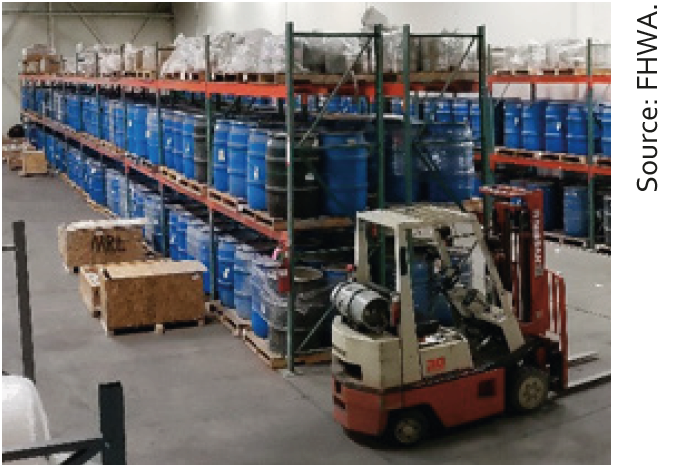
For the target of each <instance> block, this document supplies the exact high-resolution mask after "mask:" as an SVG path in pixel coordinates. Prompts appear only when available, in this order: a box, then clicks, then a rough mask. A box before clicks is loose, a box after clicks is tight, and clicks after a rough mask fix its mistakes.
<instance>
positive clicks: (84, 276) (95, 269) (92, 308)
mask: <svg viewBox="0 0 677 467" xmlns="http://www.w3.org/2000/svg"><path fill="white" fill-rule="evenodd" d="M80 297H82V301H83V303H84V304H85V307H86V308H87V310H88V311H89V313H90V314H91V315H92V316H94V317H97V316H99V314H100V313H101V284H100V283H99V266H83V267H81V268H80Z"/></svg>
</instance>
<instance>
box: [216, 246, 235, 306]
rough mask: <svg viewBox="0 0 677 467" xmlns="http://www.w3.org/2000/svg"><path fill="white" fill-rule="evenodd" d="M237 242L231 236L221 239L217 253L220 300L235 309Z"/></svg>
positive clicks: (217, 278)
mask: <svg viewBox="0 0 677 467" xmlns="http://www.w3.org/2000/svg"><path fill="white" fill-rule="evenodd" d="M236 245H237V240H236V239H235V238H234V237H231V236H230V235H224V236H222V237H221V238H220V239H219V243H218V249H217V252H216V255H217V263H218V269H217V271H218V273H217V276H216V285H217V288H218V292H219V300H221V303H222V304H223V305H224V306H226V307H228V308H234V307H235V279H234V275H235V271H234V266H235V248H236Z"/></svg>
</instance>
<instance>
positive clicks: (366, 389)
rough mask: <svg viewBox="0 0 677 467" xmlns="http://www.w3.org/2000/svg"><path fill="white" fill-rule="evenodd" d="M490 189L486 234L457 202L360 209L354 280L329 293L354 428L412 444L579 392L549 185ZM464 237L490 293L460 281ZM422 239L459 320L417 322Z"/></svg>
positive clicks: (341, 399) (335, 365)
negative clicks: (382, 254)
mask: <svg viewBox="0 0 677 467" xmlns="http://www.w3.org/2000/svg"><path fill="white" fill-rule="evenodd" d="M481 192H482V193H484V194H487V195H490V196H491V197H493V199H494V209H493V219H492V220H491V222H490V223H489V224H490V225H491V228H490V230H488V231H487V232H484V231H483V229H482V226H481V225H480V223H479V221H478V219H477V216H476V215H475V214H472V213H466V212H462V211H461V210H459V209H458V208H450V207H440V206H437V205H419V204H417V205H413V206H406V207H400V208H394V209H384V210H374V211H367V212H363V213H358V215H357V221H356V223H357V225H356V232H355V265H354V266H353V275H352V277H351V279H350V280H349V281H347V282H344V283H341V284H338V285H337V286H336V287H335V288H334V290H333V292H332V296H331V300H332V304H333V305H334V306H335V307H336V309H337V310H338V315H337V316H336V317H335V318H334V321H333V323H332V376H333V401H334V418H335V419H336V420H337V421H338V422H339V423H340V424H341V425H342V426H343V427H344V428H345V429H346V430H348V431H352V432H359V433H363V434H368V435H374V436H381V435H384V434H385V435H388V436H389V437H390V438H391V439H392V440H394V441H395V442H396V443H398V444H401V445H413V444H415V443H417V442H418V441H420V440H421V439H422V438H424V437H425V436H426V434H427V433H428V431H429V429H430V428H431V427H432V426H433V424H437V425H440V426H442V427H452V426H456V425H461V424H464V423H467V422H471V421H474V420H478V419H481V418H485V417H489V416H492V415H495V414H500V413H502V412H504V411H506V410H507V409H511V410H515V411H519V412H530V411H534V410H537V409H538V408H539V407H541V406H542V405H543V404H544V403H545V402H546V400H547V399H548V396H549V394H550V393H551V392H552V393H555V394H563V393H565V392H566V391H567V390H569V389H571V385H570V384H569V381H568V367H569V361H570V359H569V356H568V337H567V313H566V311H567V310H566V298H565V297H566V292H565V285H564V280H563V279H562V278H561V277H560V276H559V275H557V274H555V273H553V272H551V271H548V270H547V269H546V268H545V244H544V237H543V197H542V196H543V195H542V192H541V191H540V190H536V191H529V190H526V189H524V188H519V187H511V186H501V185H498V186H491V187H483V188H481ZM377 231H381V232H385V233H386V237H391V238H390V240H391V241H389V242H387V244H389V245H390V244H391V245H393V251H392V253H393V254H392V256H391V257H392V258H393V259H394V264H393V268H392V269H393V270H394V276H395V277H394V281H393V286H392V287H390V288H388V287H384V286H383V285H382V284H377V283H376V281H375V280H373V278H372V274H371V271H370V264H369V260H368V259H369V254H370V237H372V238H373V237H374V233H375V232H377ZM459 239H463V241H464V242H466V243H470V246H469V247H468V248H467V254H466V258H465V259H466V260H467V259H469V258H470V256H471V255H473V252H475V250H479V255H480V258H483V260H482V261H479V262H477V261H474V262H473V264H478V263H479V264H480V265H482V266H483V268H484V271H485V272H486V287H485V290H484V291H481V290H479V289H477V288H472V287H467V285H464V284H462V283H461V282H460V281H459V278H460V276H461V269H462V266H463V264H464V263H465V260H463V261H460V262H457V263H456V264H454V263H452V261H451V258H450V255H449V251H450V247H456V244H457V243H458V242H459V241H460V240H459ZM372 243H373V242H372ZM415 245H417V246H420V245H426V246H427V247H428V248H430V249H431V250H433V251H435V252H436V255H435V259H434V267H433V271H434V275H435V284H437V286H436V291H437V292H438V293H439V294H441V296H443V297H444V299H445V300H446V301H447V303H448V306H449V309H450V310H451V311H452V315H453V324H452V325H451V326H449V325H447V326H442V325H440V324H439V322H438V321H436V320H434V319H433V320H428V321H421V320H418V319H416V316H415V304H414V300H413V291H412V270H413V268H414V264H413V260H414V253H413V252H414V246H415ZM475 254H477V253H475ZM591 355H592V354H587V355H586V356H583V358H585V357H590V356H591ZM610 377H611V376H610V372H609V373H608V375H606V374H605V375H600V376H598V377H596V378H595V379H594V380H592V381H586V382H584V383H582V384H581V385H579V387H583V386H587V385H588V384H590V383H593V384H594V383H598V382H602V381H607V380H610Z"/></svg>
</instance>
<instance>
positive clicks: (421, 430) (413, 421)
mask: <svg viewBox="0 0 677 467" xmlns="http://www.w3.org/2000/svg"><path fill="white" fill-rule="evenodd" d="M429 430H430V420H428V417H427V416H426V415H425V414H424V413H423V412H422V411H421V410H418V409H405V410H401V411H398V412H394V413H392V414H391V415H390V420H389V424H388V438H390V440H391V441H393V442H394V443H396V444H399V445H400V446H413V445H415V444H416V443H418V442H419V441H421V440H422V439H423V438H425V437H426V436H427V435H428V431H429Z"/></svg>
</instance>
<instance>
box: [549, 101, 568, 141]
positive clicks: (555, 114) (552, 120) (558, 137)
mask: <svg viewBox="0 0 677 467" xmlns="http://www.w3.org/2000/svg"><path fill="white" fill-rule="evenodd" d="M567 106H568V103H567V102H565V101H550V102H548V105H547V106H546V107H545V150H546V151H550V152H566V151H567V138H566V136H567V118H566V116H567Z"/></svg>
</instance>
